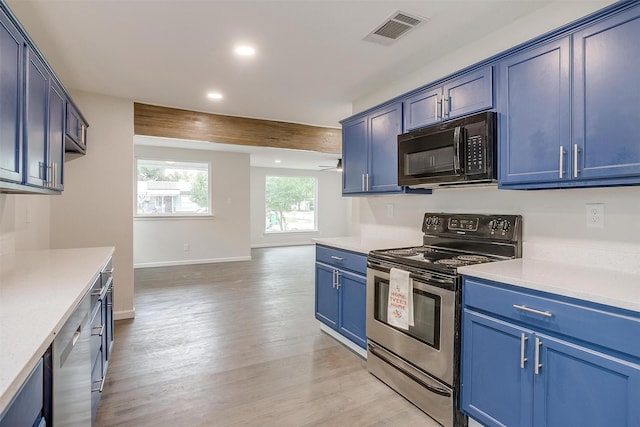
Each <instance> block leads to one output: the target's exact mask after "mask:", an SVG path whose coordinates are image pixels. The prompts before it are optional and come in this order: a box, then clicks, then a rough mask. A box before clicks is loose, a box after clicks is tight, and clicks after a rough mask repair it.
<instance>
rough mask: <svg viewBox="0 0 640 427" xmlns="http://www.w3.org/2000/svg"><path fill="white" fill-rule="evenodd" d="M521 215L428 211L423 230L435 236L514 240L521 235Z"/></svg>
mask: <svg viewBox="0 0 640 427" xmlns="http://www.w3.org/2000/svg"><path fill="white" fill-rule="evenodd" d="M521 221H522V217H521V216H520V215H480V214H478V215H471V214H443V213H426V214H425V215H424V220H423V222H422V231H423V232H424V233H425V234H429V235H435V236H447V235H456V236H469V237H474V238H478V239H496V240H514V239H516V238H517V236H519V235H520V227H521V225H520V224H521Z"/></svg>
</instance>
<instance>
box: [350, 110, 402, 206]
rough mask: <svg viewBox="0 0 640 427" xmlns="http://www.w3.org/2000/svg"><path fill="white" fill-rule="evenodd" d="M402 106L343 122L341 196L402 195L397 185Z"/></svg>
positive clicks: (376, 111) (400, 188)
mask: <svg viewBox="0 0 640 427" xmlns="http://www.w3.org/2000/svg"><path fill="white" fill-rule="evenodd" d="M401 133H402V103H401V102H396V103H394V104H391V105H388V106H385V107H382V108H379V109H377V110H374V111H372V112H369V114H367V115H362V116H356V117H353V118H350V119H347V120H345V121H344V122H342V164H343V173H342V194H343V195H358V194H360V195H367V194H375V193H378V194H385V193H401V192H402V191H403V188H402V187H399V186H398V184H397V182H398V148H397V144H398V135H399V134H401Z"/></svg>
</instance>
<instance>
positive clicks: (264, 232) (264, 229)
mask: <svg viewBox="0 0 640 427" xmlns="http://www.w3.org/2000/svg"><path fill="white" fill-rule="evenodd" d="M274 177H275V178H307V179H313V197H314V200H313V207H314V208H313V225H314V228H313V229H312V230H284V231H283V230H276V231H267V224H266V221H264V222H263V224H262V235H263V236H277V235H281V236H282V235H288V234H317V233H318V231H319V227H318V181H319V180H318V177H317V176H311V175H287V174H268V173H267V174H265V175H264V193H263V194H264V203H263V205H262V206H263V208H264V211H263V212H264V214H263V218H266V216H267V197H266V196H267V179H268V178H274Z"/></svg>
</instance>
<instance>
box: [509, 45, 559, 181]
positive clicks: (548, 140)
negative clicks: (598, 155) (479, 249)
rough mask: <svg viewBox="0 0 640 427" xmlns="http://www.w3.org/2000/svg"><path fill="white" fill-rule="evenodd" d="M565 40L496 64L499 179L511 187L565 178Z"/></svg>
mask: <svg viewBox="0 0 640 427" xmlns="http://www.w3.org/2000/svg"><path fill="white" fill-rule="evenodd" d="M569 44H570V43H569V38H568V37H565V38H563V39H560V40H557V41H554V42H551V43H548V44H545V45H543V46H539V47H536V48H534V49H531V50H527V51H525V52H522V53H520V54H517V55H514V56H511V57H508V58H507V59H506V60H504V61H503V62H502V63H500V71H499V81H500V91H499V92H500V96H499V99H498V113H499V119H498V123H499V124H498V126H499V129H500V132H499V138H500V143H499V147H500V148H499V150H500V159H499V160H500V161H499V180H500V184H501V185H502V186H505V185H507V184H513V183H531V182H545V181H556V180H559V179H565V178H567V177H568V174H569V173H568V171H567V169H568V167H569V166H568V165H569V163H570V162H569V156H570V153H569V142H570V137H571V128H570V117H571V116H570V114H571V94H570V83H569V66H570V64H569V60H570V56H569V53H570V52H569Z"/></svg>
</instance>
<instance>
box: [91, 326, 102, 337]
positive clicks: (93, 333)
mask: <svg viewBox="0 0 640 427" xmlns="http://www.w3.org/2000/svg"><path fill="white" fill-rule="evenodd" d="M96 329H99V330H100V332H98V333H97V334H96V333H95V332H93V331H95V330H96ZM93 331H92V332H91V335H92V336H94V337H101V336H103V335H104V325H102V326H101V327H99V328H98V327H96V328H93Z"/></svg>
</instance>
